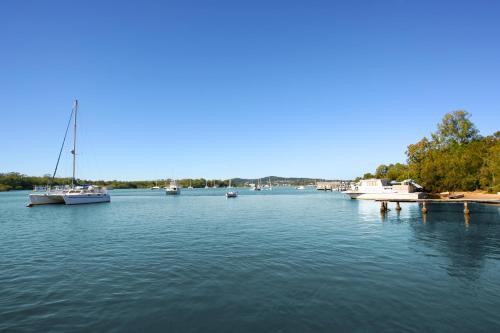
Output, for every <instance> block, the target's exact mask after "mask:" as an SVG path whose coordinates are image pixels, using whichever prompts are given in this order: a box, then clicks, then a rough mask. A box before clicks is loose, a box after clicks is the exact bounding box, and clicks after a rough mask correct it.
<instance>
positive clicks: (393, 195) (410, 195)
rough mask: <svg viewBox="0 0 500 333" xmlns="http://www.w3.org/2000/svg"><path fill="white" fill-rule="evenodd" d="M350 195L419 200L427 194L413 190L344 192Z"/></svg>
mask: <svg viewBox="0 0 500 333" xmlns="http://www.w3.org/2000/svg"><path fill="white" fill-rule="evenodd" d="M343 193H344V194H346V195H348V196H349V197H350V198H351V199H358V200H384V199H385V200H398V199H401V200H417V199H425V197H426V194H425V193H424V192H413V193H360V192H354V191H352V192H350V191H346V192H343Z"/></svg>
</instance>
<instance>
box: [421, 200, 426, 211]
mask: <svg viewBox="0 0 500 333" xmlns="http://www.w3.org/2000/svg"><path fill="white" fill-rule="evenodd" d="M422 213H424V214H427V205H426V204H425V201H424V202H422Z"/></svg>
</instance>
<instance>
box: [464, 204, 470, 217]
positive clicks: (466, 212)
mask: <svg viewBox="0 0 500 333" xmlns="http://www.w3.org/2000/svg"><path fill="white" fill-rule="evenodd" d="M469 213H470V211H469V205H468V202H467V201H464V214H465V215H469Z"/></svg>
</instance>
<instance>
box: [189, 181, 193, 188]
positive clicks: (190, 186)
mask: <svg viewBox="0 0 500 333" xmlns="http://www.w3.org/2000/svg"><path fill="white" fill-rule="evenodd" d="M188 189H190V190H191V189H193V185H192V183H191V179H190V180H189V186H188Z"/></svg>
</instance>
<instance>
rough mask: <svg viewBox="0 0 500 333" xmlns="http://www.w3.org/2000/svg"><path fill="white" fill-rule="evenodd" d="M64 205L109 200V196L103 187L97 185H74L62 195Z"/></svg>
mask: <svg viewBox="0 0 500 333" xmlns="http://www.w3.org/2000/svg"><path fill="white" fill-rule="evenodd" d="M63 198H64V203H65V204H66V205H79V204H89V203H99V202H110V201H111V197H110V196H109V194H108V191H107V190H106V189H105V188H100V187H97V186H76V187H74V188H73V189H71V190H69V191H68V192H66V193H65V194H64V195H63Z"/></svg>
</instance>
